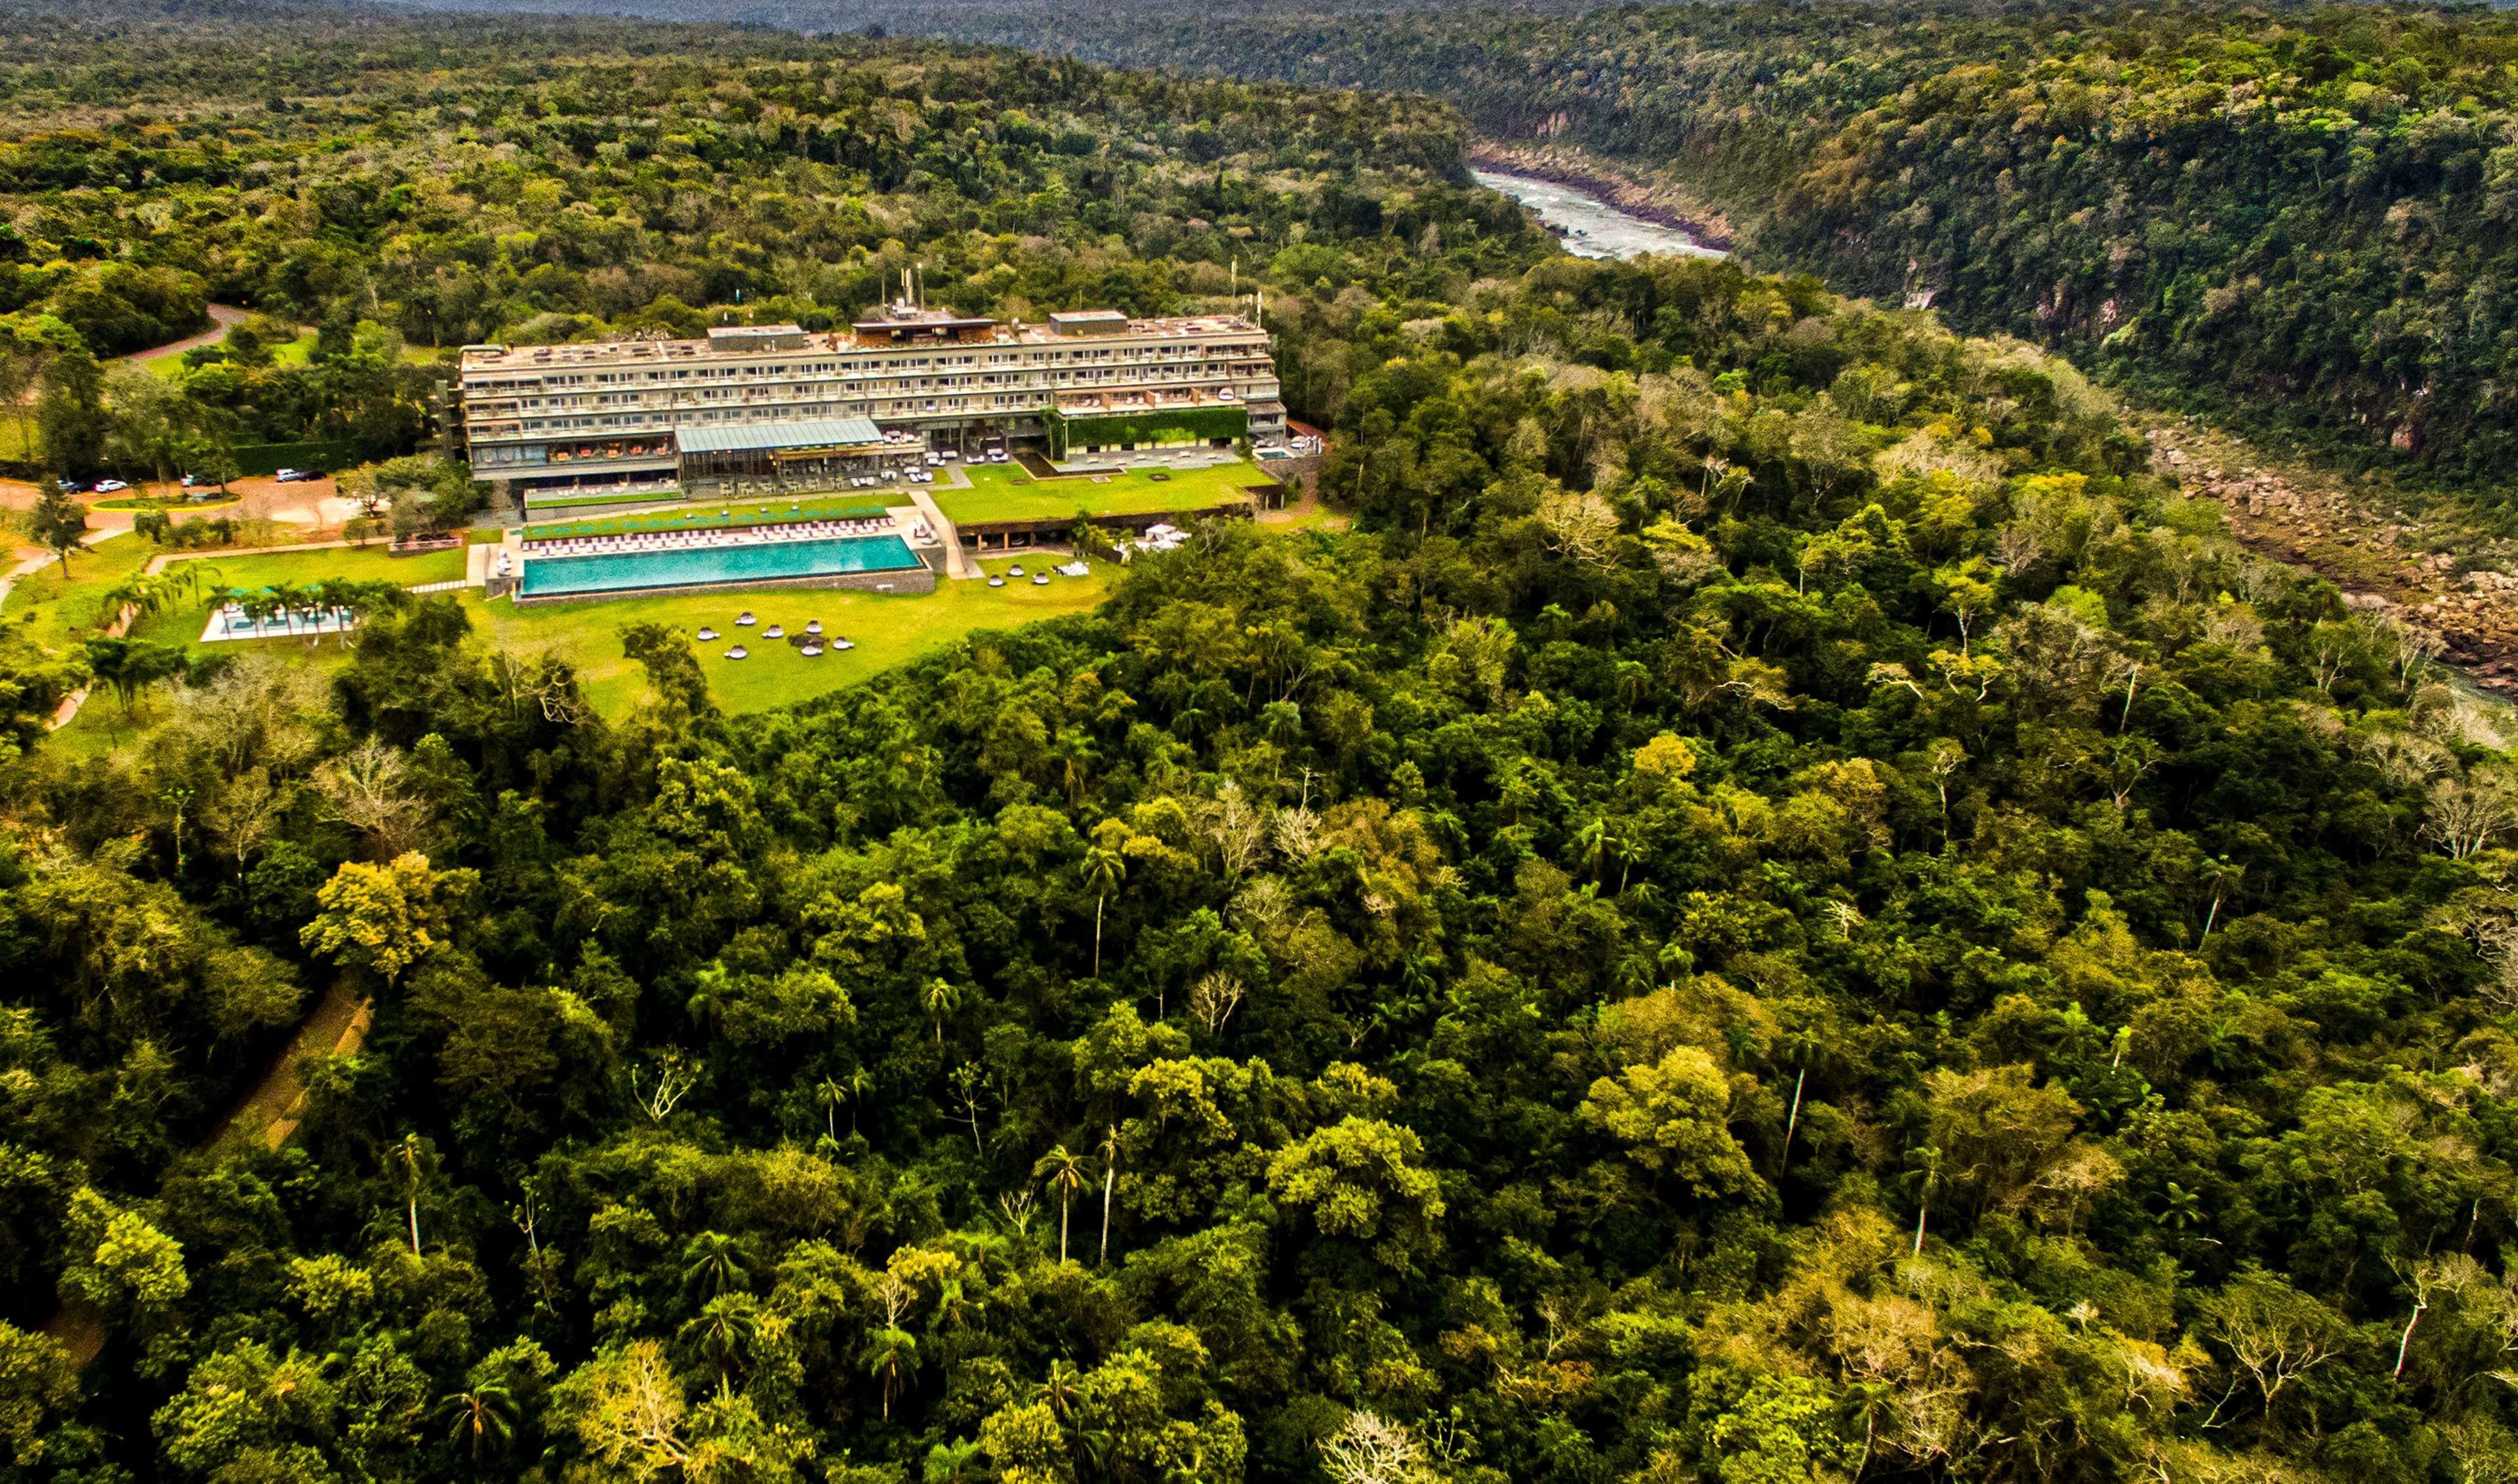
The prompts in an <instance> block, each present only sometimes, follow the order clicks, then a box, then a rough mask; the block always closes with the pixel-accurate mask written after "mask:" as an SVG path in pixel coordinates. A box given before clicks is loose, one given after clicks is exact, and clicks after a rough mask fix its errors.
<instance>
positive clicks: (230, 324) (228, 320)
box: [113, 304, 246, 366]
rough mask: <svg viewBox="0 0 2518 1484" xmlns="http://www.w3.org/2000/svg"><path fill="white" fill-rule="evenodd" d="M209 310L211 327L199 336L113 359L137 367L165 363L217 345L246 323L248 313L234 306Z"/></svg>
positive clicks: (191, 336) (172, 341)
mask: <svg viewBox="0 0 2518 1484" xmlns="http://www.w3.org/2000/svg"><path fill="white" fill-rule="evenodd" d="M209 310H210V327H209V328H207V329H205V330H202V331H201V332H200V333H199V334H197V335H186V336H185V337H184V338H182V339H180V340H169V341H167V342H166V343H165V344H163V345H152V346H151V347H150V348H149V349H147V350H135V351H133V352H132V353H131V354H129V355H127V356H116V357H114V358H113V359H115V360H116V361H128V362H130V363H132V364H133V365H135V366H146V365H148V364H149V363H150V362H152V361H163V360H165V359H166V358H167V357H168V356H180V355H182V354H183V353H184V352H186V351H188V350H197V349H199V348H200V347H201V346H204V345H216V344H218V343H219V342H220V341H221V340H224V339H226V338H227V337H228V331H229V330H231V329H234V328H236V327H238V326H239V325H242V324H243V323H244V317H245V314H246V311H244V310H241V309H239V308H237V307H236V306H235V305H233V304H213V305H211V306H209Z"/></svg>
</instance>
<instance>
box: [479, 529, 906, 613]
mask: <svg viewBox="0 0 2518 1484" xmlns="http://www.w3.org/2000/svg"><path fill="white" fill-rule="evenodd" d="M924 566H925V563H923V562H921V561H919V559H918V557H917V556H916V554H914V553H913V552H911V550H910V549H909V544H908V543H907V542H905V541H902V540H901V539H900V538H899V537H897V536H847V537H837V538H834V539H832V540H829V541H772V542H762V543H760V544H759V545H757V546H694V547H691V548H690V549H688V550H682V551H625V552H622V553H619V554H618V555H602V556H536V557H532V558H530V559H528V560H527V561H526V562H525V573H524V585H523V587H522V588H521V589H519V595H520V596H523V597H528V598H535V597H560V596H565V595H568V594H571V593H580V592H631V591H636V590H639V589H647V588H703V587H710V586H713V585H715V584H718V583H760V582H777V581H782V580H793V579H796V578H800V577H829V576H833V575H836V574H840V573H847V572H905V571H910V570H913V569H923V568H924Z"/></svg>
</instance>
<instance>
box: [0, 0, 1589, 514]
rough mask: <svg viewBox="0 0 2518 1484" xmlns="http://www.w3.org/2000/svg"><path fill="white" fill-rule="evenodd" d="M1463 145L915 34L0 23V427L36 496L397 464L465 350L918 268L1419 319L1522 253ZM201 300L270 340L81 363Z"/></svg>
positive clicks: (1033, 311)
mask: <svg viewBox="0 0 2518 1484" xmlns="http://www.w3.org/2000/svg"><path fill="white" fill-rule="evenodd" d="M1463 135H1464V126H1463V125H1462V123H1461V121H1460V119H1459V117H1458V115H1457V114H1456V113H1454V112H1452V111H1451V110H1450V109H1447V108H1444V107H1442V106H1440V105H1436V104H1431V103H1425V102H1407V103H1394V102H1391V101H1388V100H1371V101H1366V100H1362V99H1359V98H1356V97H1354V96H1351V95H1342V94H1337V93H1331V92H1322V91H1316V90H1301V89H1295V88H1289V87H1284V86H1281V85H1254V84H1240V83H1232V82H1217V81H1184V80H1180V79H1177V78H1168V77H1160V76H1153V75H1149V74H1135V73H1120V72H1112V71H1109V70H1107V69H1105V68H1099V67H1091V66H1086V65H1080V64H1078V63H1075V62H1073V61H1071V60H1066V59H1061V58H1044V57H1033V56H1026V55H1023V54H1020V53H1013V52H1004V51H997V52H980V51H974V50H970V49H955V48H949V47H945V46H942V45H938V44H934V43H908V42H897V43H890V44H885V43H879V42H870V41H866V40H863V39H862V38H845V39H840V40H833V41H807V40H804V39H802V38H798V37H793V36H786V35H782V34H780V33H776V32H768V31H760V32H738V31H732V30H726V29H706V28H693V27H674V26H665V25H645V24H640V23H637V22H542V23H532V24H502V23H500V22H491V21H486V20H483V19H477V18H476V19H469V20H447V19H438V18H427V17H411V16H403V17H389V16H386V15H384V14H382V13H364V12H343V11H339V10H336V9H332V8H328V7H307V6H288V7H278V8H272V7H253V6H233V7H230V6H219V5H210V6H193V5H189V4H187V5H181V6H162V7H161V6H122V7H116V8H109V10H108V12H107V13H106V14H105V15H104V16H103V17H102V18H100V17H98V16H96V15H94V14H93V13H91V12H89V11H86V10H75V11H73V10H68V9H64V8H59V7H30V6H12V7H9V8H6V9H0V405H5V406H6V408H7V410H8V411H9V412H10V413H12V414H14V417H13V419H12V420H13V421H14V422H15V423H16V424H17V431H18V432H19V433H20V438H19V440H18V442H19V447H20V449H21V451H22V457H21V459H20V462H21V463H22V466H24V467H25V468H26V469H27V470H28V471H30V472H31V471H32V470H34V469H38V468H40V469H44V470H48V471H50V472H53V473H69V474H75V475H86V476H92V475H94V474H95V473H97V472H99V471H102V470H106V469H111V470H112V471H114V472H117V473H119V474H121V475H122V476H123V477H124V478H127V479H136V478H140V477H144V476H145V475H146V474H149V473H154V474H156V475H157V477H160V478H163V477H167V476H168V472H169V471H170V470H171V469H173V468H177V467H181V468H185V469H193V468H197V467H200V466H201V465H202V463H203V462H204V461H205V460H210V459H214V458H216V455H217V451H218V450H219V449H222V448H226V447H232V446H234V445H236V444H239V443H244V442H257V441H286V440H294V439H329V440H338V441H340V442H342V443H344V444H345V445H346V446H347V447H348V448H350V449H351V450H352V451H354V452H355V453H356V455H358V456H359V457H364V458H381V457H386V456H391V455H398V454H407V453H410V452H412V450H413V449H414V448H415V447H417V446H418V445H419V444H420V443H421V441H422V440H423V439H424V437H425V436H426V434H427V432H428V418H429V416H430V415H431V413H432V411H433V403H434V399H435V397H436V394H437V388H438V385H439V377H438V376H437V375H436V374H435V373H434V359H435V355H436V353H437V352H438V351H440V350H443V349H447V348H451V347H456V346H460V345H462V344H464V343H466V342H468V341H480V340H494V339H496V340H504V341H507V342H510V343H543V342H547V341H555V340H566V339H573V338H589V337H597V336H601V335H605V334H613V333H621V332H626V331H640V330H645V331H659V330H661V331H664V332H669V333H676V334H683V335H693V334H697V333H699V332H700V331H701V329H702V328H703V327H705V326H706V325H708V324H711V323H716V321H718V320H722V319H738V320H744V321H750V322H758V323H774V322H778V321H794V322H801V323H803V325H805V326H806V327H809V328H817V329H818V328H827V327H830V326H831V325H832V324H833V323H835V321H836V319H837V318H838V317H842V316H846V315H849V314H853V313H856V312H858V311H859V310H861V309H863V308H864V307H865V306H867V305H870V304H873V303H875V302H877V301H879V300H880V299H881V298H882V297H883V295H884V293H885V291H886V287H887V285H889V287H890V291H892V292H897V291H899V289H900V286H901V284H902V283H903V280H904V277H905V275H906V273H907V272H908V270H909V269H910V267H911V266H912V265H913V264H915V265H917V266H918V267H919V269H920V272H921V275H922V284H924V286H925V288H926V290H927V292H928V294H929V295H930V297H932V298H933V300H935V301H936V302H938V303H952V304H956V305H959V306H961V307H963V308H964V309H966V310H967V311H969V312H971V313H974V314H982V313H986V314H999V315H1008V316H1023V315H1030V316H1033V317H1035V318H1037V317H1038V316H1039V315H1042V314H1046V313H1048V312H1050V311H1052V310H1057V309H1068V308H1080V307H1114V308H1119V309H1123V310H1126V311H1128V312H1130V313H1132V314H1154V313H1169V312H1175V311H1178V310H1180V309H1182V308H1183V307H1184V306H1186V305H1189V304H1192V303H1195V302H1202V301H1205V300H1214V301H1217V302H1224V303H1229V302H1230V300H1229V295H1230V294H1231V292H1232V289H1233V286H1234V284H1235V283H1236V274H1237V267H1236V265H1237V263H1238V264H1240V265H1242V266H1243V267H1246V268H1247V269H1248V270H1249V275H1255V274H1256V273H1257V272H1258V270H1259V268H1260V266H1261V264H1262V262H1263V261H1265V260H1266V259H1268V258H1270V257H1272V256H1274V255H1275V254H1277V253H1280V252H1281V251H1284V250H1286V249H1288V248H1294V249H1297V250H1296V259H1297V260H1298V262H1299V261H1311V262H1313V263H1314V266H1315V267H1318V266H1319V265H1320V264H1321V263H1326V264H1327V265H1329V267H1328V271H1330V272H1332V273H1333V274H1334V276H1335V277H1336V278H1337V280H1338V281H1339V282H1340V283H1345V282H1350V281H1354V280H1358V279H1362V280H1366V281H1369V282H1375V283H1377V282H1379V281H1380V280H1382V279H1383V278H1384V277H1390V278H1392V279H1395V280H1397V281H1400V282H1403V283H1405V284H1407V285H1408V288H1409V291H1411V292H1413V293H1417V294H1421V295H1428V296H1433V297H1441V296H1442V295H1444V294H1445V293H1447V292H1449V291H1452V290H1453V289H1454V288H1456V287H1457V286H1459V285H1464V284H1467V283H1469V282H1470V281H1471V280H1472V279H1474V278H1476V277H1478V276H1479V275H1482V274H1485V273H1489V272H1494V271H1498V269H1508V268H1510V267H1511V266H1513V265H1516V264H1518V263H1519V262H1521V261H1524V260H1525V259H1526V258H1527V257H1528V255H1529V254H1530V253H1532V252H1533V251H1536V250H1537V249H1538V248H1539V247H1540V246H1541V243H1542V241H1543V237H1542V235H1541V233H1540V232H1539V231H1538V230H1537V229H1536V228H1535V227H1533V226H1532V225H1531V224H1530V223H1528V222H1527V221H1526V220H1525V218H1524V217H1523V216H1522V214H1521V213H1520V212H1519V211H1518V210H1516V209H1515V208H1514V207H1513V206H1512V205H1511V203H1510V202H1508V201H1503V200H1499V199H1498V198H1497V197H1495V196H1490V195H1488V194H1486V193H1482V192H1477V191H1474V190H1471V189H1468V188H1467V181H1466V179H1465V177H1464V176H1461V175H1460V174H1459V172H1458V160H1459V153H1460V145H1461V140H1462V138H1463ZM1429 227H1439V228H1440V229H1442V230H1441V232H1439V233H1438V234H1437V239H1436V240H1448V242H1449V244H1450V245H1449V247H1448V248H1447V249H1446V250H1444V251H1439V252H1425V251H1418V250H1416V249H1417V248H1418V247H1419V246H1420V245H1422V240H1423V237H1424V233H1425V231H1426V229H1427V228H1429ZM1349 242H1353V243H1354V244H1356V246H1355V250H1353V251H1350V250H1348V247H1347V246H1346V245H1344V244H1347V243H1349ZM1247 276H1248V275H1245V277H1247ZM1318 276H1319V275H1318V274H1317V273H1315V274H1313V275H1311V276H1310V277H1314V278H1316V277H1318ZM1309 281H1310V279H1309V278H1307V279H1306V282H1309ZM211 300H217V301H219V302H223V303H233V304H240V305H243V306H246V307H248V308H250V309H252V310H254V311H256V312H257V314H258V315H259V316H260V318H259V319H258V320H257V321H256V322H254V324H253V325H252V326H250V327H249V330H250V332H249V333H248V334H246V335H244V336H242V337H236V338H233V339H232V341H231V342H230V343H227V344H223V345H219V346H211V347H206V348H203V349H200V350H196V351H193V352H188V353H187V355H186V370H185V373H184V374H183V375H181V376H180V377H176V378H172V380H171V381H170V380H169V379H168V378H163V377H159V378H151V377H149V376H147V375H146V374H145V373H142V372H140V371H138V370H137V368H123V369H121V370H120V371H119V376H120V380H119V382H118V383H117V384H113V385H109V384H108V380H109V377H108V376H107V374H106V373H105V372H104V371H102V370H101V369H100V367H99V365H98V360H99V358H101V357H105V356H109V355H111V354H113V353H116V352H120V351H125V350H129V349H132V348H134V347H135V346H138V345H146V344H152V343H155V342H157V341H159V340H163V339H168V338H172V337H173V336H174V335H175V334H179V333H183V332H187V331H189V330H191V329H193V328H195V327H196V326H195V322H197V321H198V319H199V317H200V315H201V312H202V308H201V307H202V305H203V304H204V303H205V302H208V301H211ZM159 305H166V306H175V307H172V308H164V309H159V308H156V307H152V306H159ZM299 326H308V327H316V328H317V330H318V331H319V334H318V337H317V339H316V340H315V341H314V342H313V344H312V345H311V347H310V348H309V354H307V355H306V356H304V357H302V358H300V359H298V360H295V361H287V360H283V359H282V358H278V357H276V356H275V355H274V353H273V352H274V347H275V346H276V345H278V344H282V343H284V342H285V341H286V340H287V339H288V338H289V337H292V336H294V335H296V333H297V327H299Z"/></svg>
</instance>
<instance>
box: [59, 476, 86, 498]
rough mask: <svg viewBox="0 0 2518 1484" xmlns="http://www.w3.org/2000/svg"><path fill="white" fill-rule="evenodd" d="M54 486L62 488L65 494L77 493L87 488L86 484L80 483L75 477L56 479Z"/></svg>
mask: <svg viewBox="0 0 2518 1484" xmlns="http://www.w3.org/2000/svg"><path fill="white" fill-rule="evenodd" d="M53 487H54V488H55V489H58V490H60V491H61V492H62V493H63V494H65V495H76V494H77V493H79V492H80V491H81V490H84V489H86V488H87V486H86V485H83V484H81V483H79V482H78V481H77V480H75V479H56V480H54V481H53Z"/></svg>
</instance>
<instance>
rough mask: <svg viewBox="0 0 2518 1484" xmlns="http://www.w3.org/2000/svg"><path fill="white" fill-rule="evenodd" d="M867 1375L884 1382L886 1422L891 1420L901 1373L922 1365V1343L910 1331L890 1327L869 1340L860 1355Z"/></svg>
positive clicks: (859, 1357)
mask: <svg viewBox="0 0 2518 1484" xmlns="http://www.w3.org/2000/svg"><path fill="white" fill-rule="evenodd" d="M857 1360H858V1361H859V1363H861V1364H862V1365H864V1367H865V1369H866V1375H871V1376H873V1377H875V1378H876V1379H877V1380H880V1381H882V1382H883V1416H884V1420H886V1421H890V1419H891V1398H892V1393H893V1392H895V1391H897V1390H899V1389H900V1373H901V1371H902V1369H903V1368H904V1367H906V1366H914V1365H916V1364H918V1339H917V1336H915V1335H913V1334H911V1333H910V1332H909V1331H906V1330H903V1329H900V1328H899V1327H897V1326H894V1325H886V1326H884V1327H883V1328H882V1329H880V1330H877V1331H874V1332H873V1333H871V1334H868V1335H867V1336H866V1342H865V1348H864V1349H863V1350H860V1351H858V1352H857Z"/></svg>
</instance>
